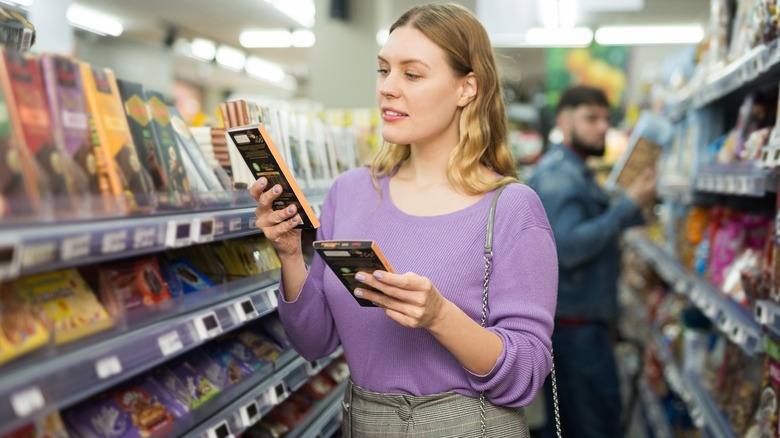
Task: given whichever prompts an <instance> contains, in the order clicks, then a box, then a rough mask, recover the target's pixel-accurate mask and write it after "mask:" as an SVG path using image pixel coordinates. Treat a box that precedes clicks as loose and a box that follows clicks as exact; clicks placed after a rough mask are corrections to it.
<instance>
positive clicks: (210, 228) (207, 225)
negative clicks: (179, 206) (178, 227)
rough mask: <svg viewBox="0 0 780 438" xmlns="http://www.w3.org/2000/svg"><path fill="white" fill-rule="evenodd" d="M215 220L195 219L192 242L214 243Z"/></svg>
mask: <svg viewBox="0 0 780 438" xmlns="http://www.w3.org/2000/svg"><path fill="white" fill-rule="evenodd" d="M219 222H220V223H222V221H219ZM214 224H215V220H214V219H213V218H208V219H205V218H204V219H193V221H192V241H193V242H198V243H204V242H212V241H213V240H214V235H215V229H214Z"/></svg>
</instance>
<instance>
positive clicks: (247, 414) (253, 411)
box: [240, 400, 261, 428]
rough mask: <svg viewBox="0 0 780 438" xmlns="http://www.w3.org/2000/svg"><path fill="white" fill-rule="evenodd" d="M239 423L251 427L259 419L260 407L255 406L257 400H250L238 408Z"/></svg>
mask: <svg viewBox="0 0 780 438" xmlns="http://www.w3.org/2000/svg"><path fill="white" fill-rule="evenodd" d="M240 416H241V424H243V426H244V427H245V428H248V427H252V425H254V424H255V423H257V422H258V421H259V420H260V417H261V415H260V408H259V407H258V406H257V402H256V401H254V400H252V402H251V403H249V404H248V405H246V406H244V407H242V408H241V409H240Z"/></svg>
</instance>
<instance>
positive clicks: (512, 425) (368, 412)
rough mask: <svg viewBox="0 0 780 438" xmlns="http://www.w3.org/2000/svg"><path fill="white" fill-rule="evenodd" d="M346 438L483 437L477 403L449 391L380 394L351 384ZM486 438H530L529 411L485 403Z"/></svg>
mask: <svg viewBox="0 0 780 438" xmlns="http://www.w3.org/2000/svg"><path fill="white" fill-rule="evenodd" d="M342 405H343V410H344V412H343V413H344V419H343V421H342V426H341V431H342V438H406V437H409V438H412V437H414V438H475V437H480V436H481V432H482V429H481V423H480V415H479V399H477V398H471V397H466V396H464V395H460V394H456V393H452V392H446V393H442V394H434V395H426V396H410V395H401V394H380V393H377V392H373V391H369V390H367V389H364V388H361V387H359V386H357V385H355V384H354V383H352V381H351V380H350V382H349V385H348V386H347V390H346V393H345V394H344V401H343V402H342ZM485 423H486V424H487V437H488V438H528V437H529V433H528V423H527V422H526V418H525V411H524V410H523V408H522V407H520V408H508V407H503V406H496V405H494V404H492V403H490V402H488V401H487V400H485Z"/></svg>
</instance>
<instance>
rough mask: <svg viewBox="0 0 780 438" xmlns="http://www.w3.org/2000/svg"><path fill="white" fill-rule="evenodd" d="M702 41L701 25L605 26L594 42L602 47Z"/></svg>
mask: <svg viewBox="0 0 780 438" xmlns="http://www.w3.org/2000/svg"><path fill="white" fill-rule="evenodd" d="M702 39H704V28H702V26H701V25H698V24H696V25H679V26H605V27H601V28H599V29H598V30H597V31H596V42H597V43H599V44H601V45H604V46H610V45H613V46H615V45H617V46H633V45H641V44H698V43H700V42H701V41H702Z"/></svg>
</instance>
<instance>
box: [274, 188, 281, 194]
mask: <svg viewBox="0 0 780 438" xmlns="http://www.w3.org/2000/svg"><path fill="white" fill-rule="evenodd" d="M281 191H282V189H281V188H279V186H274V193H279V192H281Z"/></svg>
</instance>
